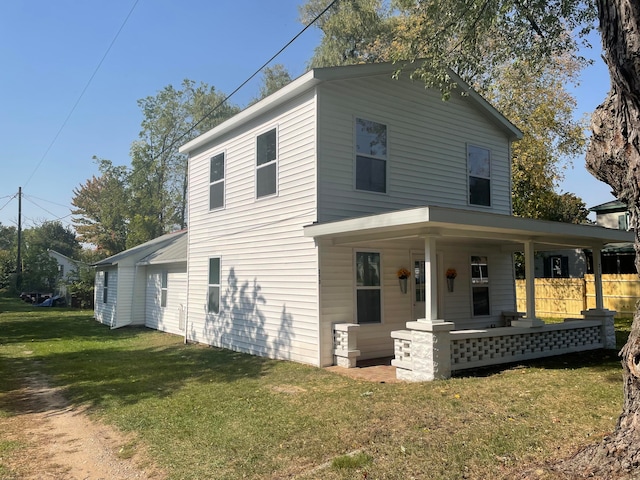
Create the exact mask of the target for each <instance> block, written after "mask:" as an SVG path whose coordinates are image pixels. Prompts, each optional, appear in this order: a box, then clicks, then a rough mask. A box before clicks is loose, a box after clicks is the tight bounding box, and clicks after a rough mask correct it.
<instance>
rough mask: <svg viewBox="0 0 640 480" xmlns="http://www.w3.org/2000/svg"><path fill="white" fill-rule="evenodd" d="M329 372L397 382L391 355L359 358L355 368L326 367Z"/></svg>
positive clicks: (378, 381) (377, 380)
mask: <svg viewBox="0 0 640 480" xmlns="http://www.w3.org/2000/svg"><path fill="white" fill-rule="evenodd" d="M326 369H327V370H329V371H330V372H334V373H337V374H339V375H344V376H345V377H349V378H353V379H354V380H364V381H366V382H375V383H399V382H401V381H402V380H398V379H397V378H396V367H394V366H392V365H391V357H387V358H374V359H371V360H360V361H359V362H358V363H357V366H356V368H344V367H339V366H337V365H334V366H331V367H326Z"/></svg>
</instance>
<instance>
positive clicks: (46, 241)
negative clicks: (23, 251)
mask: <svg viewBox="0 0 640 480" xmlns="http://www.w3.org/2000/svg"><path fill="white" fill-rule="evenodd" d="M23 238H24V242H25V247H26V248H27V249H37V250H44V251H46V250H55V251H56V252H58V253H61V254H62V255H65V256H67V257H69V258H78V254H79V253H80V244H79V243H78V240H76V234H75V232H74V231H73V230H72V229H71V228H70V227H65V226H63V225H62V222H60V221H51V222H44V223H42V224H40V225H38V226H35V227H32V228H28V229H26V230H25V231H24V233H23Z"/></svg>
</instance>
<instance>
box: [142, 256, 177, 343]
mask: <svg viewBox="0 0 640 480" xmlns="http://www.w3.org/2000/svg"><path fill="white" fill-rule="evenodd" d="M186 268H187V267H186V264H184V263H182V264H176V265H170V266H160V265H158V266H153V265H151V266H148V267H147V287H146V295H145V301H146V315H145V317H146V319H145V326H146V327H148V328H153V329H156V330H160V331H163V332H168V333H173V334H176V335H183V334H184V330H182V329H181V328H180V315H183V314H184V311H185V308H186V305H187V271H186ZM165 273H166V276H167V289H166V301H167V304H166V307H162V293H161V292H162V290H163V289H162V276H163V274H165Z"/></svg>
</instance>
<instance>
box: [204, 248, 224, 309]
mask: <svg viewBox="0 0 640 480" xmlns="http://www.w3.org/2000/svg"><path fill="white" fill-rule="evenodd" d="M214 259H218V283H209V282H210V281H211V260H214ZM212 287H213V288H215V287H217V288H218V311H212V310H209V308H210V306H211V302H210V296H211V288H212ZM221 298H222V257H221V256H219V255H213V256H211V257H209V258H208V260H207V314H208V315H218V314H219V313H220V301H221Z"/></svg>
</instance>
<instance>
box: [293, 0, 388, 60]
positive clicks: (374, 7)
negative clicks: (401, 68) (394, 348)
mask: <svg viewBox="0 0 640 480" xmlns="http://www.w3.org/2000/svg"><path fill="white" fill-rule="evenodd" d="M387 4H388V2H386V1H384V0H342V1H340V2H337V3H336V4H335V5H334V6H333V7H332V9H331V10H329V11H327V12H326V13H325V14H324V15H323V16H322V17H320V18H319V19H318V21H317V22H316V23H315V26H316V27H317V28H319V29H320V30H322V32H323V38H322V42H321V43H320V45H318V46H317V47H316V49H315V51H314V54H313V57H312V58H311V60H310V61H309V66H310V67H311V68H315V67H333V66H336V65H348V64H353V63H367V62H379V61H382V60H383V59H384V54H383V52H381V51H379V49H378V48H377V45H378V44H379V43H389V42H391V41H392V38H393V33H394V31H393V26H394V25H395V24H396V18H394V17H393V16H391V13H390V8H389V6H388V5H387ZM326 6H327V2H326V1H325V0H308V1H307V3H305V4H304V5H302V6H301V7H300V8H299V10H300V21H301V22H302V23H304V24H307V23H309V22H310V21H311V20H312V19H314V18H315V17H316V16H317V15H318V14H319V13H321V12H322V11H323V10H324V9H325V8H326Z"/></svg>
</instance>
